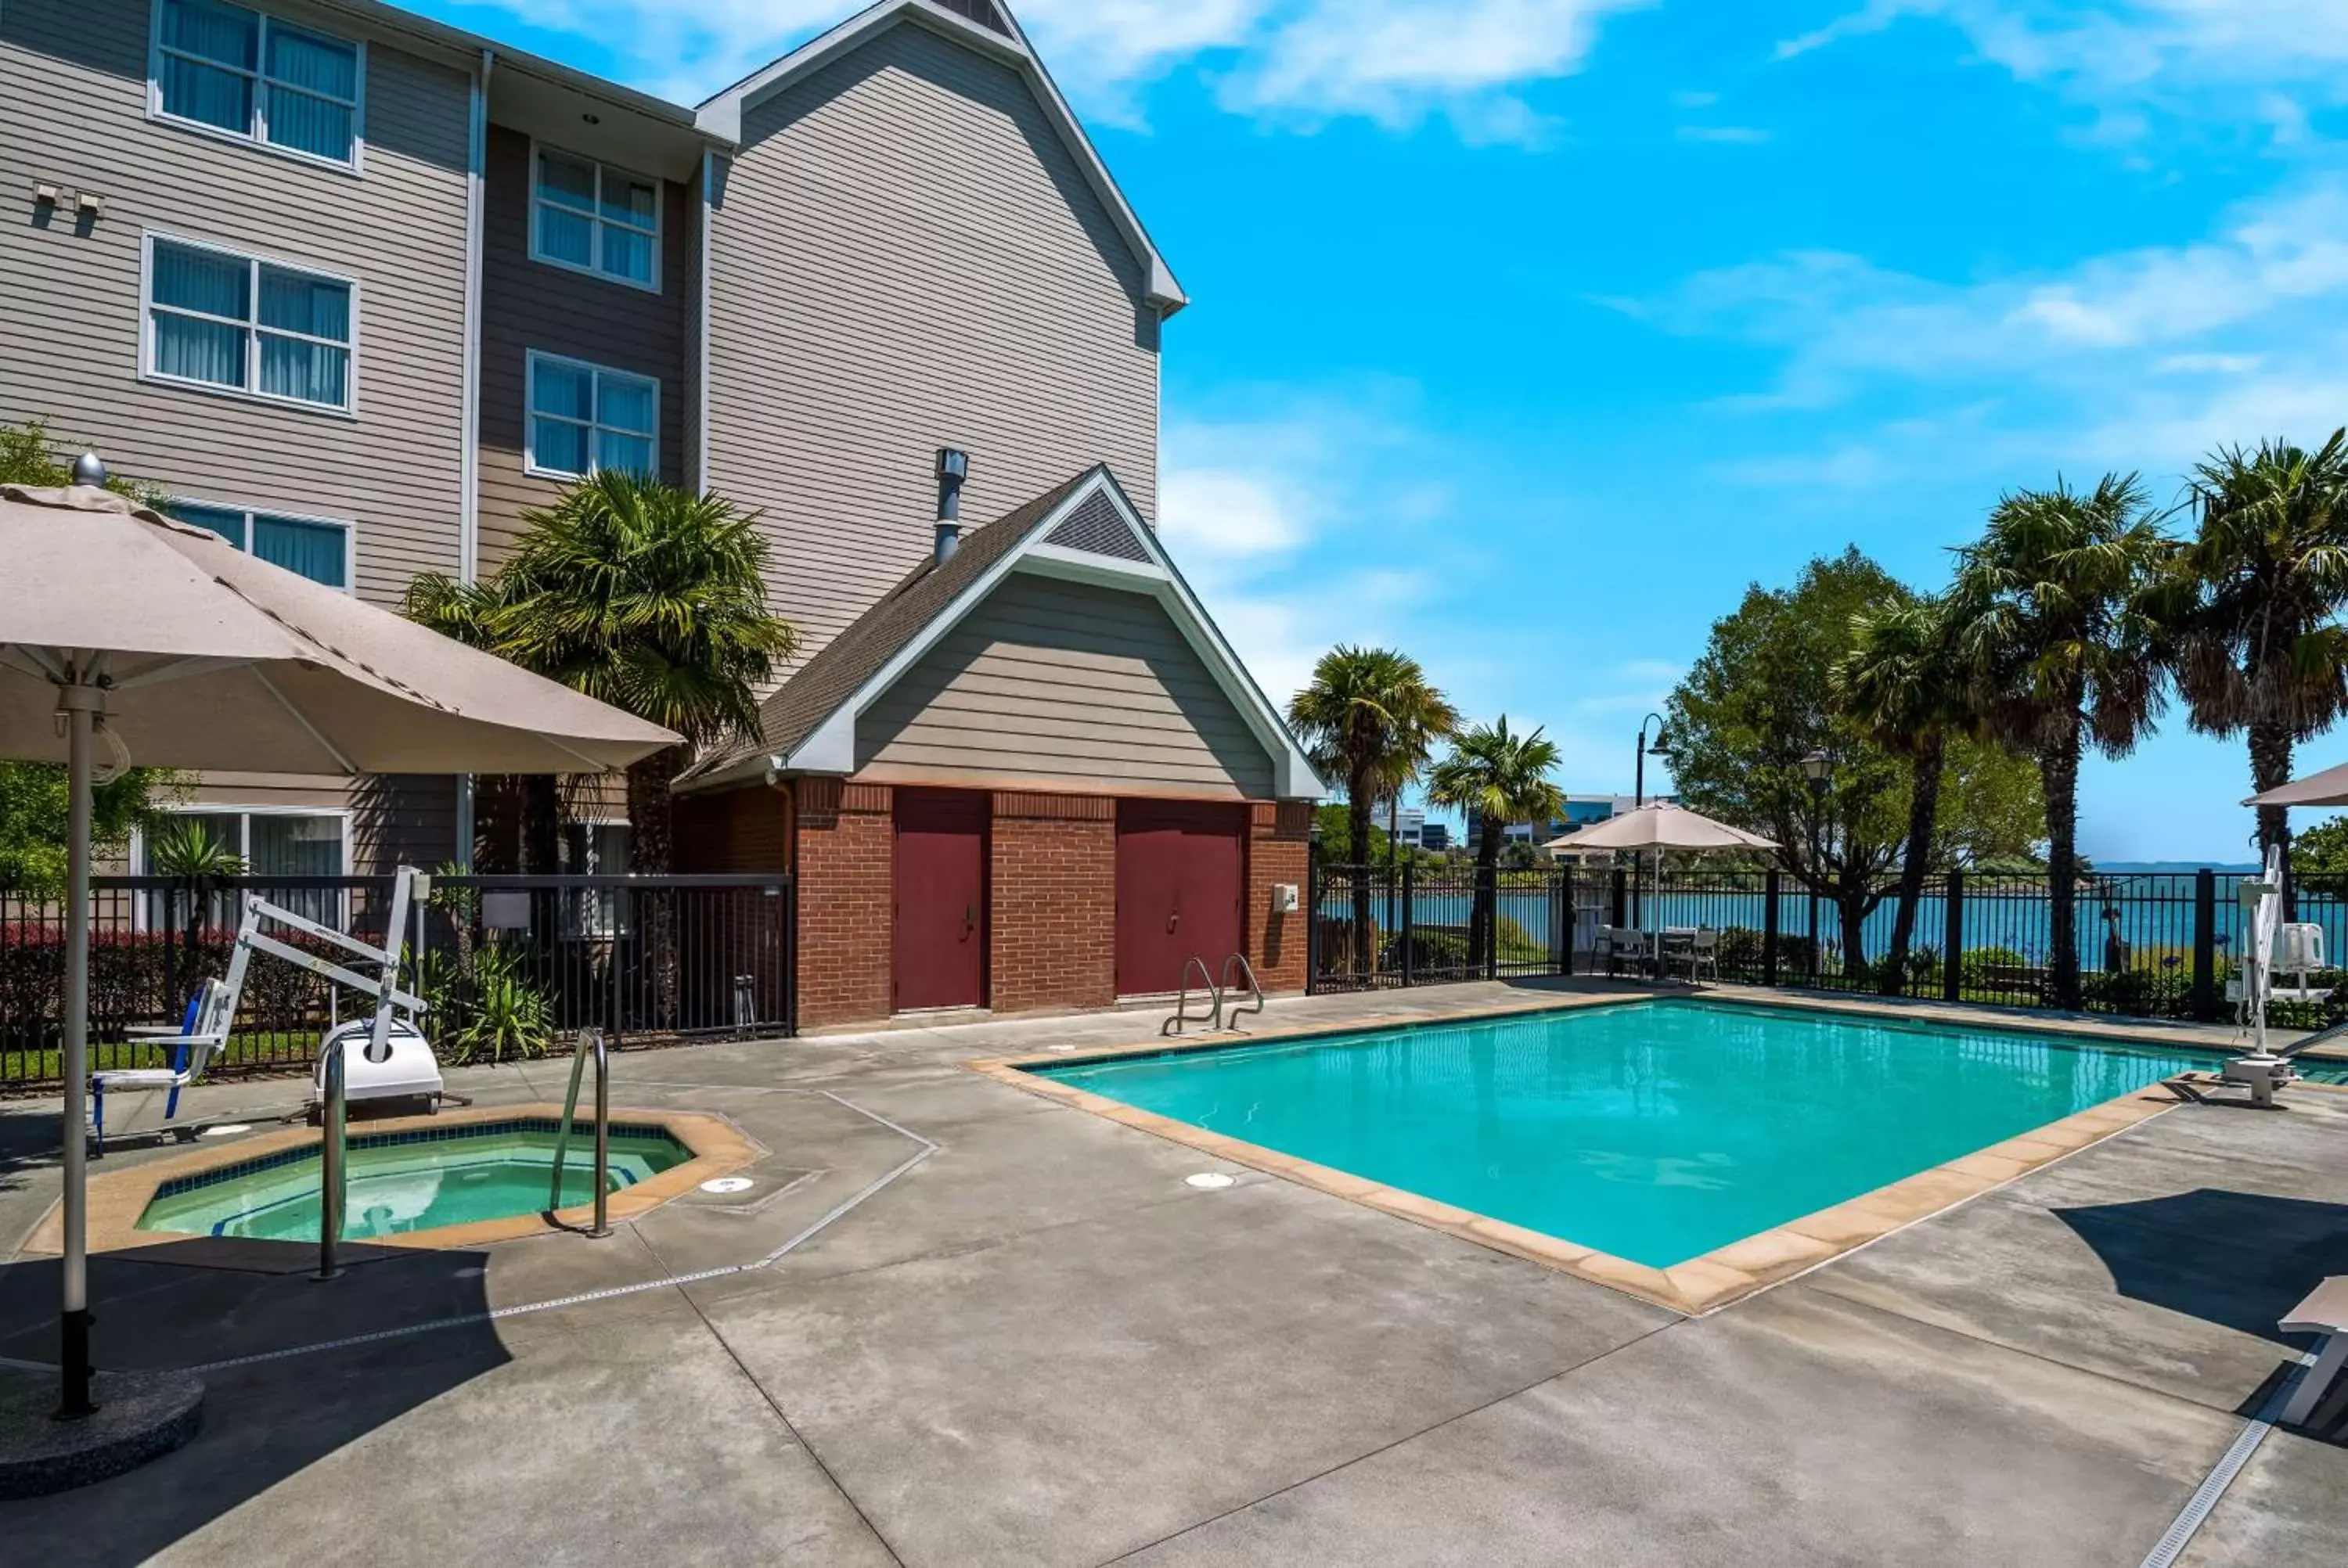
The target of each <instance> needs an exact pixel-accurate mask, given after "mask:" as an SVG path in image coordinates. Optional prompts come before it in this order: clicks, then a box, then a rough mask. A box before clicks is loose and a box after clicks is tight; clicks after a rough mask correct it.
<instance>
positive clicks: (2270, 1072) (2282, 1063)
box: [2219, 849, 2328, 1110]
mask: <svg viewBox="0 0 2348 1568" xmlns="http://www.w3.org/2000/svg"><path fill="white" fill-rule="evenodd" d="M2282 888H2283V864H2282V851H2281V849H2270V850H2268V851H2267V860H2266V866H2265V869H2264V870H2263V871H2262V872H2261V873H2260V875H2259V876H2245V877H2243V878H2242V881H2241V885H2240V887H2239V888H2238V889H2237V890H2236V897H2237V898H2238V899H2239V900H2240V910H2241V919H2240V922H2239V936H2238V940H2239V942H2240V949H2241V952H2240V979H2238V980H2236V982H2235V983H2234V985H2233V986H2231V987H2230V988H2229V989H2230V990H2232V991H2233V992H2234V993H2235V995H2236V999H2238V1000H2239V1001H2240V1003H2241V1028H2242V1032H2244V1033H2245V1034H2247V1035H2248V1036H2249V1037H2250V1053H2249V1054H2248V1055H2246V1056H2238V1057H2236V1058H2234V1059H2233V1060H2232V1061H2229V1062H2227V1063H2226V1065H2225V1068H2224V1069H2223V1071H2220V1072H2219V1080H2220V1081H2223V1082H2227V1083H2239V1084H2241V1085H2242V1086H2244V1087H2245V1088H2247V1089H2248V1090H2249V1091H2250V1103H2251V1104H2253V1105H2255V1106H2257V1107H2259V1108H2260V1109H2261V1110H2271V1109H2272V1108H2273V1106H2274V1102H2275V1091H2277V1090H2279V1089H2281V1088H2282V1087H2283V1086H2284V1085H2286V1084H2289V1083H2291V1082H2294V1081H2297V1079H2298V1076H2299V1075H2298V1074H2297V1073H2296V1072H2294V1071H2291V1061H2290V1059H2289V1058H2288V1057H2286V1056H2283V1055H2280V1054H2278V1053H2277V1052H2275V1051H2274V1050H2272V1049H2271V1048H2270V1047H2269V1046H2268V1044H2267V1003H2268V1002H2270V1001H2273V1000H2306V999H2311V998H2314V997H2321V996H2324V995H2326V994H2328V993H2326V992H2325V991H2323V990H2322V989H2321V988H2320V987H2319V988H2312V989H2311V988H2310V987H2309V985H2308V983H2307V971H2308V970H2309V969H2311V968H2320V967H2321V966H2322V962H2323V932H2322V929H2321V928H2319V927H2314V926H2309V925H2299V924H2285V923H2284V921H2283V917H2282ZM2278 958H2280V959H2281V961H2282V963H2283V965H2284V966H2285V967H2287V968H2294V969H2296V970H2297V971H2299V984H2298V985H2297V986H2295V987H2286V988H2284V989H2281V990H2280V991H2278V990H2277V989H2275V986H2274V970H2275V968H2276V963H2277V960H2278Z"/></svg>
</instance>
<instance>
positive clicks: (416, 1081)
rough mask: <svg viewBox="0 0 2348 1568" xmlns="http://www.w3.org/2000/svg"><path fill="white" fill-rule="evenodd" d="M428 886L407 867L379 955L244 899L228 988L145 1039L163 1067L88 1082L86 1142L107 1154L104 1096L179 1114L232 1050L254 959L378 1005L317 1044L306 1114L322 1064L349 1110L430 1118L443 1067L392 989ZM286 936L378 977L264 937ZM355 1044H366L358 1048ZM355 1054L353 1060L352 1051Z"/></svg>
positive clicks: (317, 1099) (412, 1002)
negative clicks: (150, 1097) (330, 1069)
mask: <svg viewBox="0 0 2348 1568" xmlns="http://www.w3.org/2000/svg"><path fill="white" fill-rule="evenodd" d="M430 894H431V878H430V877H428V876H425V875H424V874H423V873H422V872H419V871H417V869H416V868H415V867H414V866H401V867H400V868H399V871H398V874H397V876H395V877H394V879H393V882H392V895H391V908H390V911H389V917H388V918H387V919H386V921H385V923H384V940H383V945H382V946H381V947H376V946H375V945H374V944H372V943H370V942H368V941H366V940H365V939H364V938H358V937H355V936H352V935H351V934H350V933H349V932H347V931H341V930H337V929H336V928H335V927H332V926H329V925H326V924H324V922H322V921H317V920H313V919H311V918H310V917H308V916H306V915H302V914H298V913H296V912H295V911H293V910H292V909H288V908H285V907H282V906H280V905H276V904H273V903H271V902H269V900H267V899H265V898H263V897H261V896H260V895H258V894H251V893H249V894H247V895H245V897H244V914H243V917H242V920H241V921H240V922H239V924H238V927H237V933H236V942H235V945H234V946H233V948H232V949H231V952H230V957H229V966H228V976H227V978H226V979H207V980H205V981H204V982H203V984H202V985H201V987H200V988H199V989H198V991H197V994H196V998H195V999H194V1000H193V1001H192V1002H191V1004H190V1005H189V1009H188V1012H187V1016H186V1017H185V1019H184V1020H182V1022H181V1025H180V1028H179V1029H178V1030H163V1031H153V1030H141V1031H137V1032H136V1033H135V1034H134V1037H133V1038H134V1039H137V1040H138V1041H139V1043H140V1044H142V1045H150V1046H154V1047H156V1048H158V1049H160V1050H167V1051H169V1052H170V1054H171V1062H170V1066H168V1067H160V1068H126V1069H113V1070H109V1071H104V1072H95V1073H92V1074H91V1075H90V1080H89V1088H90V1140H91V1144H92V1147H93V1149H94V1150H96V1151H97V1152H98V1153H103V1151H104V1144H105V1138H106V1096H107V1093H108V1091H112V1092H114V1093H117V1094H120V1093H124V1092H139V1091H143V1092H149V1093H160V1092H167V1091H168V1092H169V1094H170V1101H169V1102H167V1104H166V1106H165V1109H164V1117H165V1119H166V1120H167V1121H168V1120H170V1118H172V1117H174V1116H176V1115H177V1114H178V1113H179V1102H180V1091H181V1090H182V1089H186V1088H188V1087H190V1086H191V1085H192V1084H194V1083H195V1082H197V1081H199V1080H201V1078H202V1077H203V1075H204V1070H205V1069H206V1068H207V1067H209V1066H210V1065H211V1060H212V1058H213V1057H214V1056H216V1055H217V1054H218V1053H219V1052H220V1050H221V1047H223V1046H224V1045H225V1044H226V1043H227V1041H228V1035H229V1030H231V1029H232V1027H234V1025H235V1022H236V1010H237V1004H238V1001H239V1000H240V999H241V998H242V995H243V991H244V978H245V972H246V970H247V968H249V967H250V966H251V964H252V956H253V955H254V954H255V953H265V954H267V955H269V956H270V957H272V958H282V959H283V960H284V961H285V962H287V963H289V964H292V965H293V966H294V967H295V968H302V969H307V970H308V971H309V972H310V973H312V974H314V975H318V976H321V977H323V978H324V979H326V980H328V981H330V982H332V983H334V984H335V985H340V986H345V987H347V988H349V989H352V990H355V991H357V992H359V993H360V994H361V995H363V996H366V997H371V998H373V999H375V1003H376V1007H375V1011H374V1013H373V1014H372V1016H370V1017H367V1018H362V1019H356V1020H352V1021H351V1022H349V1023H345V1024H339V1025H337V1026H335V1028H333V1029H331V1030H328V1031H327V1032H326V1034H325V1036H324V1039H322V1040H320V1041H319V1042H318V1059H317V1064H316V1066H315V1067H314V1069H313V1070H312V1073H311V1088H312V1096H311V1101H310V1106H309V1109H310V1112H311V1114H312V1115H313V1117H316V1116H317V1115H318V1114H320V1112H321V1111H322V1108H323V1107H324V1104H325V1101H326V1072H327V1064H328V1062H329V1061H331V1060H333V1059H335V1058H337V1057H340V1058H341V1059H343V1061H344V1071H345V1090H344V1093H345V1099H346V1100H348V1101H350V1102H384V1103H389V1102H416V1103H417V1106H418V1107H419V1108H420V1109H435V1108H437V1107H438V1103H439V1102H440V1101H441V1100H442V1099H443V1098H446V1097H448V1096H447V1091H446V1089H445V1088H444V1086H443V1084H442V1081H441V1077H440V1064H439V1061H438V1060H437V1059H436V1058H435V1057H434V1056H433V1054H432V1047H431V1044H430V1043H429V1042H428V1041H427V1040H425V1038H424V1036H423V1035H422V1034H421V1033H419V1032H418V1031H417V1028H416V1024H415V1020H416V1019H417V1017H419V1016H420V1015H421V1014H422V1013H423V1012H424V1010H425V1003H424V1000H423V999H422V998H420V997H417V996H415V995H412V994H411V993H409V992H407V991H403V990H401V989H399V987H398V979H399V963H400V952H401V948H402V947H403V946H404V941H403V938H404V936H405V933H406V931H407V924H408V917H409V914H410V912H411V911H414V912H415V913H417V914H418V915H420V914H421V912H422V909H423V901H424V900H425V899H426V898H427V897H430ZM273 925H274V926H282V927H287V928H288V929H290V930H291V931H293V932H298V933H300V934H301V935H304V936H307V937H310V938H314V939H316V940H317V941H320V942H324V943H325V944H327V945H328V946H329V947H331V948H340V949H341V950H342V951H343V952H344V953H346V954H348V955H350V957H351V958H353V959H355V960H359V961H362V962H364V963H365V964H366V966H368V967H370V968H373V969H374V970H375V973H373V974H366V973H362V972H361V971H360V970H358V969H354V968H350V967H349V966H348V965H347V964H345V963H337V962H335V960H334V959H333V958H327V957H325V956H324V955H322V954H319V953H314V952H309V951H305V950H304V949H303V948H297V947H295V946H293V944H292V943H291V942H288V941H285V940H283V939H282V938H278V937H276V936H274V935H273V934H272V933H271V932H270V931H269V930H268V929H267V928H266V927H269V926H273ZM361 1041H364V1043H363V1044H362V1043H361ZM353 1046H356V1047H357V1049H356V1050H351V1049H348V1048H350V1047H353Z"/></svg>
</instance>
